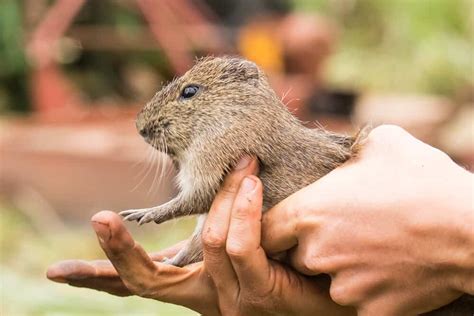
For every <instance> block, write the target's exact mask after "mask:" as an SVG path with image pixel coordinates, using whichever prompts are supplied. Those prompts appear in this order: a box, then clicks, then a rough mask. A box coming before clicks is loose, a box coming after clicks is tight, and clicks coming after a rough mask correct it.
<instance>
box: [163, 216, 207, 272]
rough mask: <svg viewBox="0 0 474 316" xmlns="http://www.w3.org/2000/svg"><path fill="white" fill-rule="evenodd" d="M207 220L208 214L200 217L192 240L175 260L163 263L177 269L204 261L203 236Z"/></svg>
mask: <svg viewBox="0 0 474 316" xmlns="http://www.w3.org/2000/svg"><path fill="white" fill-rule="evenodd" d="M206 218H207V214H203V215H200V216H199V217H198V221H197V225H196V228H195V229H194V232H193V235H192V236H191V239H190V240H189V241H188V242H187V243H186V245H185V246H184V247H183V248H182V249H181V250H180V251H179V252H178V253H177V254H176V255H175V256H174V257H173V258H167V259H165V260H163V263H166V264H171V265H173V266H177V267H184V266H186V265H188V264H191V263H194V262H199V261H202V260H203V251H202V242H201V234H202V229H203V228H204V222H205V221H206Z"/></svg>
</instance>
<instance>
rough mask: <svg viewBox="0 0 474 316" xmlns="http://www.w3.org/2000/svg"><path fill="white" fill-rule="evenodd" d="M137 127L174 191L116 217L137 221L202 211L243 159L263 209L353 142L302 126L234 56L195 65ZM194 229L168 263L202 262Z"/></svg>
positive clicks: (331, 164) (343, 154)
mask: <svg viewBox="0 0 474 316" xmlns="http://www.w3.org/2000/svg"><path fill="white" fill-rule="evenodd" d="M190 85H194V86H197V87H199V91H198V92H197V93H196V94H195V95H194V96H193V97H191V98H189V99H185V98H183V96H182V93H183V90H184V88H185V87H188V86H190ZM136 124H137V129H138V130H139V131H140V133H141V134H142V135H143V136H144V137H145V140H146V141H147V142H148V143H150V144H151V145H152V146H154V147H155V148H156V149H158V150H160V151H163V152H166V153H168V155H169V156H170V157H171V159H172V160H173V163H174V165H175V167H176V168H177V170H178V175H177V182H178V183H177V184H178V187H179V193H178V195H177V196H176V197H175V198H174V199H173V200H171V201H169V202H167V203H165V204H163V205H160V206H157V207H154V208H150V209H143V210H129V211H124V212H122V213H121V214H122V215H123V216H125V218H126V219H127V220H137V221H139V223H140V224H143V223H147V222H150V221H155V222H156V223H162V222H164V221H167V220H169V219H172V218H176V217H179V216H185V215H191V214H204V213H207V212H208V210H209V207H210V205H211V203H212V200H213V199H214V196H215V194H216V192H217V190H218V189H219V187H220V185H221V183H222V180H223V179H224V177H225V175H226V174H227V173H228V171H229V170H230V168H231V167H232V166H233V165H234V164H235V163H236V162H237V160H238V159H239V158H240V157H242V156H243V155H244V154H250V155H254V156H257V157H258V159H259V161H260V173H259V177H260V179H261V180H262V182H263V186H264V190H263V192H264V201H263V207H264V211H265V210H267V209H268V208H270V207H272V206H273V205H275V204H276V203H278V202H279V201H281V200H283V199H284V198H286V197H287V196H289V195H290V194H292V193H294V192H296V191H297V190H299V189H301V188H303V187H304V186H306V185H308V184H310V183H312V182H314V181H316V180H317V179H319V178H320V177H322V176H323V175H325V174H326V173H328V172H329V171H331V170H332V169H334V168H336V167H337V166H339V165H340V164H342V163H343V162H345V161H346V160H347V159H349V158H350V157H351V155H352V153H353V150H352V148H353V145H354V138H352V137H347V136H342V135H337V134H332V133H329V132H326V131H324V130H322V129H309V128H306V127H304V126H303V125H302V124H301V123H300V122H299V121H298V120H297V119H296V118H295V117H294V116H293V115H292V114H291V113H290V112H289V111H288V110H287V108H286V107H285V105H284V104H282V102H281V101H280V99H279V98H278V97H277V96H276V95H275V93H274V91H273V90H272V89H271V88H270V86H269V84H268V81H267V78H266V76H265V74H264V73H263V72H262V71H261V70H260V69H259V68H258V67H257V66H256V65H255V64H254V63H252V62H250V61H247V60H243V59H239V58H232V57H215V58H214V57H207V58H203V59H201V60H199V61H198V62H197V63H196V65H195V66H194V67H193V68H192V69H190V70H189V71H188V72H187V73H186V74H184V75H183V76H182V77H180V78H178V79H176V80H174V81H173V82H171V83H170V84H168V85H167V86H165V87H164V88H163V89H162V90H161V91H159V92H158V93H157V94H156V95H155V96H154V97H153V99H152V100H151V101H150V102H149V103H148V104H147V105H146V106H145V107H144V108H143V110H142V111H141V112H140V113H139V114H138V116H137V121H136ZM165 147H166V148H165ZM203 221H204V220H203V219H200V220H199V225H198V226H202V223H203ZM199 228H200V227H198V228H197V231H196V232H195V236H194V237H195V238H192V240H193V241H192V243H194V244H193V245H189V247H187V248H186V249H185V250H183V251H182V252H181V253H179V254H178V255H177V256H176V257H175V258H173V259H172V260H170V261H169V263H171V264H174V265H177V266H183V265H186V264H189V263H191V262H194V261H199V260H201V259H202V253H201V249H200V248H201V247H200V244H199V243H200V236H199V234H200V229H199Z"/></svg>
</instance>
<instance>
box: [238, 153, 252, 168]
mask: <svg viewBox="0 0 474 316" xmlns="http://www.w3.org/2000/svg"><path fill="white" fill-rule="evenodd" d="M251 161H252V158H250V157H249V156H247V155H245V156H243V157H242V158H240V160H239V162H238V163H237V164H236V165H235V168H234V169H235V170H242V169H244V168H245V167H247V166H248V165H249V164H250V162H251Z"/></svg>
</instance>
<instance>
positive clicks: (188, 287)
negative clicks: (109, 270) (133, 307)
mask: <svg viewBox="0 0 474 316" xmlns="http://www.w3.org/2000/svg"><path fill="white" fill-rule="evenodd" d="M92 225H93V227H94V229H95V230H96V233H97V236H98V239H99V242H100V245H101V247H102V249H103V250H104V252H105V253H106V255H107V257H108V258H109V260H110V261H111V263H112V264H113V266H114V267H115V269H116V270H117V272H118V274H119V276H120V278H121V280H122V281H123V283H124V284H125V286H126V287H127V288H128V289H129V290H130V292H132V293H133V294H136V295H139V296H142V297H148V298H153V299H157V300H160V301H164V302H169V303H174V304H179V305H183V306H187V307H190V308H192V309H195V310H198V311H199V310H204V309H205V308H206V304H207V305H209V304H211V302H212V300H213V298H214V294H213V293H212V291H213V289H212V288H211V287H210V283H209V282H206V280H205V279H203V278H201V270H202V269H201V267H202V265H201V266H198V265H197V266H191V267H188V268H178V267H175V266H171V265H166V264H161V263H156V262H153V261H152V260H151V258H150V257H149V256H148V254H147V253H146V252H145V251H144V250H143V248H142V247H141V246H140V245H139V244H137V243H135V241H134V240H133V238H132V237H131V235H130V233H129V232H128V231H127V229H126V228H125V226H124V224H123V222H122V220H121V218H120V217H119V216H118V215H117V214H115V213H113V212H109V211H102V212H99V213H97V214H96V215H94V216H93V218H92Z"/></svg>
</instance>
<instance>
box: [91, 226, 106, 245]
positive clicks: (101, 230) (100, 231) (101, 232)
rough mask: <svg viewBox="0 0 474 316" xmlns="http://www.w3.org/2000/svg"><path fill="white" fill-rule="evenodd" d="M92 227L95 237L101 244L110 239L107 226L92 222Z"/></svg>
mask: <svg viewBox="0 0 474 316" xmlns="http://www.w3.org/2000/svg"><path fill="white" fill-rule="evenodd" d="M92 227H93V228H94V230H95V232H96V234H97V237H98V238H99V241H100V242H101V243H104V242H105V241H107V240H109V239H110V228H109V226H108V225H105V224H103V223H101V222H95V221H93V222H92Z"/></svg>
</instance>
